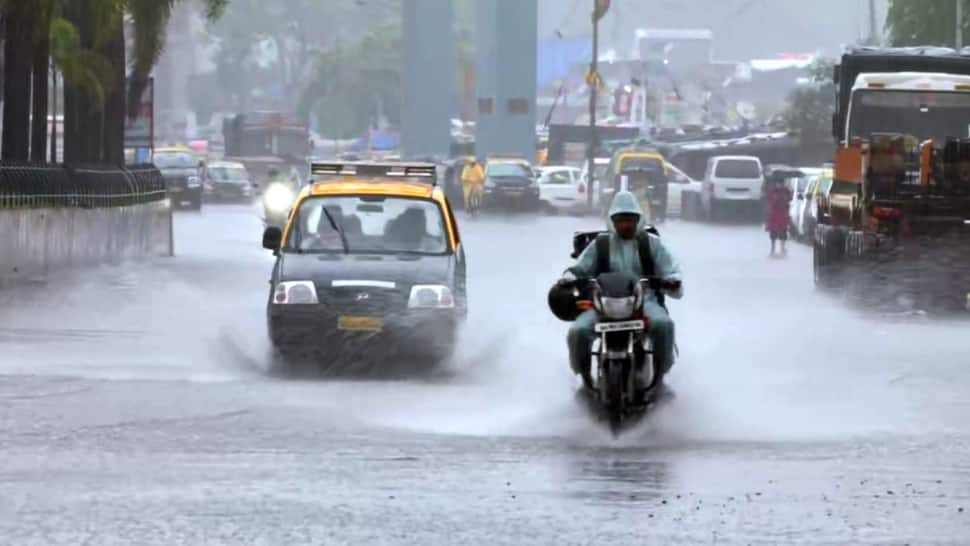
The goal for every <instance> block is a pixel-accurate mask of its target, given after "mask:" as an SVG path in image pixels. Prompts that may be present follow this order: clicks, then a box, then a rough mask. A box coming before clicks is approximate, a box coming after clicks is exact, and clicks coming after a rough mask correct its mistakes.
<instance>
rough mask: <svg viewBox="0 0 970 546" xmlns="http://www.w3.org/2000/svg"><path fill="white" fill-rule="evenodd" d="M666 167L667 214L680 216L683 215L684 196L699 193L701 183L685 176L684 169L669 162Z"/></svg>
mask: <svg viewBox="0 0 970 546" xmlns="http://www.w3.org/2000/svg"><path fill="white" fill-rule="evenodd" d="M666 167H667V182H668V184H667V216H669V217H670V216H672V217H678V218H682V217H683V216H684V202H685V199H684V196H685V194H686V195H688V196H689V195H690V194H691V192H696V194H697V195H700V191H701V183H700V182H697V181H696V180H693V179H692V178H691V177H689V176H687V174H686V173H684V171H682V170H680V169H678V168H677V167H675V166H674V165H672V164H670V163H666Z"/></svg>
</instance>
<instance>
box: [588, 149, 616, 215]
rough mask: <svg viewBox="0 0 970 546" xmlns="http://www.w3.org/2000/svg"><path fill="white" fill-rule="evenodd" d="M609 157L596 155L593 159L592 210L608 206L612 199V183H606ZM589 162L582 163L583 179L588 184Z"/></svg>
mask: <svg viewBox="0 0 970 546" xmlns="http://www.w3.org/2000/svg"><path fill="white" fill-rule="evenodd" d="M609 168H610V158H608V157H597V158H596V159H594V160H593V169H594V170H593V183H592V187H593V210H602V209H603V208H604V207H609V206H610V203H611V202H612V201H613V184H609V183H607V181H606V179H607V178H608V176H607V174H606V173H607V171H608V170H609ZM588 170H589V164H588V163H583V180H585V181H586V183H587V185H589V173H588V172H587V171H588Z"/></svg>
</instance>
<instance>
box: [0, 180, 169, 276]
mask: <svg viewBox="0 0 970 546" xmlns="http://www.w3.org/2000/svg"><path fill="white" fill-rule="evenodd" d="M173 239H174V236H173V231H172V210H171V204H170V201H169V199H168V196H167V193H166V188H165V180H164V178H163V177H162V175H161V173H160V172H159V171H158V169H157V168H155V167H154V166H152V165H138V166H130V167H126V168H118V167H105V166H68V165H48V164H31V163H9V162H2V163H0V283H9V282H14V281H17V280H31V279H38V278H45V277H46V276H47V275H49V274H50V273H53V272H56V271H59V270H67V269H73V268H81V267H90V266H96V265H100V264H108V263H119V262H123V261H127V260H136V259H140V258H146V257H151V256H166V255H172V254H173V251H174V240H173Z"/></svg>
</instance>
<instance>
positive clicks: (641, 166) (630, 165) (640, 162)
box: [619, 156, 664, 173]
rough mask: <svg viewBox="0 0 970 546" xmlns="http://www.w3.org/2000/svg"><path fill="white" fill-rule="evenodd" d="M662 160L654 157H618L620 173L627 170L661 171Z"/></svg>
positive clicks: (662, 167) (662, 168)
mask: <svg viewBox="0 0 970 546" xmlns="http://www.w3.org/2000/svg"><path fill="white" fill-rule="evenodd" d="M663 170H664V166H663V162H662V161H661V160H660V159H658V158H656V157H646V156H629V157H624V158H621V159H620V169H619V171H620V172H621V173H623V172H628V171H659V172H663Z"/></svg>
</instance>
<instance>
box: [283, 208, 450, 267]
mask: <svg viewBox="0 0 970 546" xmlns="http://www.w3.org/2000/svg"><path fill="white" fill-rule="evenodd" d="M324 209H326V211H327V212H329V218H328V215H327V214H326V213H325V212H324ZM331 219H332V220H333V224H336V227H337V228H338V229H339V230H341V231H343V233H344V235H345V236H346V238H347V246H348V248H349V251H350V252H352V253H367V254H398V253H407V254H444V253H446V252H447V251H448V239H447V236H446V233H447V232H446V230H445V222H444V216H443V215H442V212H441V208H440V207H439V206H438V204H437V203H435V202H434V201H426V200H422V199H408V198H403V197H385V196H380V195H377V196H341V197H311V198H308V199H305V200H304V201H303V203H302V204H301V205H300V209H299V211H298V213H297V216H296V219H295V220H294V224H293V227H292V229H291V230H290V234H289V237H288V240H287V243H286V249H287V250H289V251H291V252H322V253H331V252H344V246H343V243H342V242H341V237H340V233H339V232H338V231H337V230H335V229H334V226H333V225H331Z"/></svg>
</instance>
